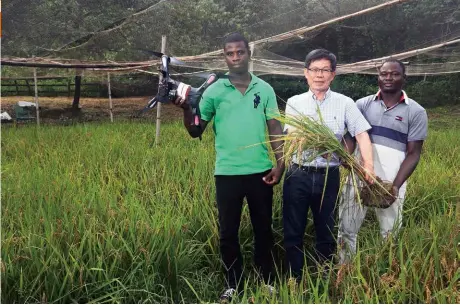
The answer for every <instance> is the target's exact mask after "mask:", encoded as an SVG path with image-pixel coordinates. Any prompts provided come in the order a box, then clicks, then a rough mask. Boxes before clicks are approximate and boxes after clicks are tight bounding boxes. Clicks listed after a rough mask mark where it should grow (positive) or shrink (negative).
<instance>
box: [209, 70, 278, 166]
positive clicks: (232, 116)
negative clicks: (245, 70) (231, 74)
mask: <svg viewBox="0 0 460 305" xmlns="http://www.w3.org/2000/svg"><path fill="white" fill-rule="evenodd" d="M200 111H201V119H203V120H205V121H208V122H209V121H211V120H212V119H213V118H214V125H213V130H214V133H215V147H216V168H215V175H249V174H255V173H261V172H264V171H266V170H268V169H270V168H272V165H273V164H272V161H271V160H270V155H269V151H268V147H267V145H266V144H263V143H264V142H266V141H267V138H266V130H267V120H270V119H273V118H276V117H277V116H279V110H278V104H277V103H276V96H275V91H274V90H273V88H272V87H271V86H270V85H269V84H267V83H266V82H265V81H263V80H262V79H260V78H258V77H257V76H255V75H253V74H251V83H250V84H249V86H248V88H247V89H246V92H245V94H244V95H243V94H242V93H241V92H240V91H239V90H238V89H236V88H235V86H233V85H232V83H231V82H230V80H229V79H223V78H221V79H219V80H218V81H217V82H215V83H214V84H212V85H211V86H210V87H209V88H208V89H207V90H206V91H205V92H204V94H203V97H202V100H201V102H200Z"/></svg>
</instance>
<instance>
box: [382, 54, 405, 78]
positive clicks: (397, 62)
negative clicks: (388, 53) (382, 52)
mask: <svg viewBox="0 0 460 305" xmlns="http://www.w3.org/2000/svg"><path fill="white" fill-rule="evenodd" d="M387 62H392V63H396V64H398V65H399V66H400V67H401V70H402V72H403V75H406V66H405V65H404V63H403V62H402V61H400V60H399V59H396V58H388V59H385V61H384V62H383V63H382V65H380V67H379V70H380V68H382V66H383V65H384V64H386V63H387Z"/></svg>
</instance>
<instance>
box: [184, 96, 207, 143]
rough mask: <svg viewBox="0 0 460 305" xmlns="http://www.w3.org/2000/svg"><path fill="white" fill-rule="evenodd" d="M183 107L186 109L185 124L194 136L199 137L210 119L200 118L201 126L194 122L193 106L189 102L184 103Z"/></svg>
mask: <svg viewBox="0 0 460 305" xmlns="http://www.w3.org/2000/svg"><path fill="white" fill-rule="evenodd" d="M181 107H182V109H183V110H184V126H185V128H186V129H187V131H188V133H189V134H190V136H191V137H192V138H198V137H199V136H201V135H202V134H203V132H204V130H205V129H206V126H208V121H205V120H202V119H200V126H196V125H195V124H194V122H193V121H194V116H193V113H192V108H191V107H190V105H189V104H183V105H182V106H181Z"/></svg>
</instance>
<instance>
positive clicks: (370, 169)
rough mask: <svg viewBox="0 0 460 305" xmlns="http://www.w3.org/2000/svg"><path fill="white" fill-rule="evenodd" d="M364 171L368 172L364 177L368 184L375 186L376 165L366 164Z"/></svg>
mask: <svg viewBox="0 0 460 305" xmlns="http://www.w3.org/2000/svg"><path fill="white" fill-rule="evenodd" d="M364 169H365V170H366V175H365V176H364V178H365V179H366V181H367V183H369V184H374V180H375V172H374V164H371V163H364Z"/></svg>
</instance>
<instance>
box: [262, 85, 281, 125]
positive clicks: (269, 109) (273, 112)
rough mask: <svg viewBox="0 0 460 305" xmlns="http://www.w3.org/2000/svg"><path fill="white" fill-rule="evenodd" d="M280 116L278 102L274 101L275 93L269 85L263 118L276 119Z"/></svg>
mask: <svg viewBox="0 0 460 305" xmlns="http://www.w3.org/2000/svg"><path fill="white" fill-rule="evenodd" d="M279 116H280V111H279V109H278V103H277V102H276V94H275V91H274V90H273V88H272V87H270V93H269V94H268V99H267V104H266V106H265V118H266V120H267V121H268V120H271V119H277V118H279Z"/></svg>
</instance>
